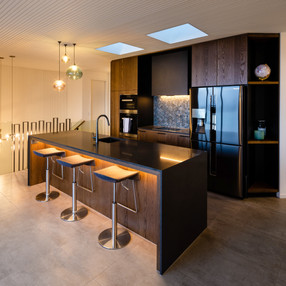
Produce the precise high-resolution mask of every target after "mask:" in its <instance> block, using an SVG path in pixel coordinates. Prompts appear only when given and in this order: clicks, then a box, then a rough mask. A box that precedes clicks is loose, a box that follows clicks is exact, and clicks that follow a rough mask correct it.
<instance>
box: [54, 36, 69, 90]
mask: <svg viewBox="0 0 286 286" xmlns="http://www.w3.org/2000/svg"><path fill="white" fill-rule="evenodd" d="M58 43H59V79H57V80H56V81H54V83H53V88H54V89H56V90H57V91H62V90H63V89H64V88H65V86H66V83H65V82H64V81H63V80H61V41H58Z"/></svg>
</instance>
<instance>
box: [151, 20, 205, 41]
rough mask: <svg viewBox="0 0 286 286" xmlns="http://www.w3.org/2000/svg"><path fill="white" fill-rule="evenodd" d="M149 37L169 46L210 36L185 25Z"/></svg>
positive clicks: (189, 25)
mask: <svg viewBox="0 0 286 286" xmlns="http://www.w3.org/2000/svg"><path fill="white" fill-rule="evenodd" d="M147 36H149V37H152V38H154V39H157V40H159V41H162V42H165V43H168V44H174V43H179V42H183V41H188V40H193V39H197V38H202V37H206V36H208V34H206V33H205V32H203V31H201V30H199V29H197V28H195V27H194V26H192V25H191V24H183V25H180V26H176V27H173V28H169V29H165V30H161V31H158V32H155V33H151V34H148V35H147Z"/></svg>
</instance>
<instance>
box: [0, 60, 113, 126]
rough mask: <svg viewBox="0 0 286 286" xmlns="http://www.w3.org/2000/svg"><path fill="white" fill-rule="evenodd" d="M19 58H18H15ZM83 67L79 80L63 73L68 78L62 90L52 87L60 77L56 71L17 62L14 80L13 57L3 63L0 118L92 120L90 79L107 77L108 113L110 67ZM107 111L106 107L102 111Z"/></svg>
mask: <svg viewBox="0 0 286 286" xmlns="http://www.w3.org/2000/svg"><path fill="white" fill-rule="evenodd" d="M16 60H17V59H16V58H15V61H16ZM100 69H102V72H100V71H96V72H92V71H84V72H83V77H82V78H81V79H80V80H76V81H73V80H70V79H68V78H67V77H66V76H65V74H64V73H62V74H61V79H63V80H64V81H65V82H66V87H65V89H64V90H63V91H61V92H58V91H56V90H54V89H53V87H52V85H53V82H54V81H55V80H56V79H57V78H58V72H57V71H45V70H37V69H29V68H23V67H17V66H14V68H13V74H14V76H13V84H12V74H11V73H12V67H11V62H10V59H8V60H7V61H6V62H2V64H1V65H0V122H2V123H3V122H9V123H10V122H11V121H12V117H13V122H14V123H19V122H22V121H30V122H31V121H38V120H45V121H51V120H52V118H53V117H58V118H59V121H60V122H64V120H65V119H66V118H71V119H72V122H77V121H79V120H81V119H85V120H87V121H89V120H91V106H90V103H91V81H92V80H103V81H106V86H107V89H106V94H105V96H106V102H107V105H108V112H107V113H108V115H109V85H110V84H109V82H110V81H109V77H110V73H109V69H110V63H109V62H108V61H106V63H105V64H104V65H102V66H100V67H98V66H97V70H100ZM102 112H105V111H102Z"/></svg>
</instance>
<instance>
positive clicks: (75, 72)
mask: <svg viewBox="0 0 286 286" xmlns="http://www.w3.org/2000/svg"><path fill="white" fill-rule="evenodd" d="M66 75H67V77H68V78H70V79H73V80H77V79H80V78H81V77H82V71H81V69H80V68H79V67H78V66H77V65H72V66H70V67H69V68H68V69H67V71H66Z"/></svg>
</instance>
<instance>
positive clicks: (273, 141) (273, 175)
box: [246, 34, 279, 195]
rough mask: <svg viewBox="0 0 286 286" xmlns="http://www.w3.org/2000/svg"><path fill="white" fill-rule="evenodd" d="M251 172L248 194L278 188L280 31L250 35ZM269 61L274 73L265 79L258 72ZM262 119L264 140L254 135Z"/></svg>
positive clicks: (272, 190) (275, 190) (249, 127)
mask: <svg viewBox="0 0 286 286" xmlns="http://www.w3.org/2000/svg"><path fill="white" fill-rule="evenodd" d="M248 51H249V57H248V70H249V72H248V86H247V127H246V128H247V160H246V161H247V168H246V169H247V174H246V188H247V191H248V195H252V194H258V193H260V194H270V193H276V192H278V185H279V35H278V34H250V35H249V36H248ZM260 64H268V65H269V67H270V68H271V74H270V76H269V78H268V79H266V80H264V81H261V80H259V79H257V78H256V76H255V74H254V70H255V68H256V67H257V66H258V65H260ZM258 120H265V121H266V137H265V139H264V140H255V139H254V130H256V129H257V127H258Z"/></svg>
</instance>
